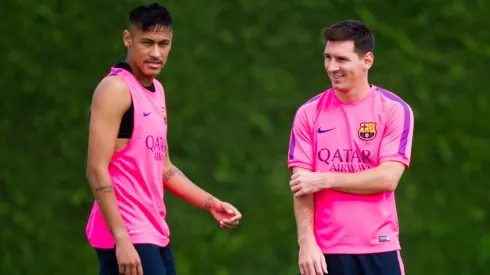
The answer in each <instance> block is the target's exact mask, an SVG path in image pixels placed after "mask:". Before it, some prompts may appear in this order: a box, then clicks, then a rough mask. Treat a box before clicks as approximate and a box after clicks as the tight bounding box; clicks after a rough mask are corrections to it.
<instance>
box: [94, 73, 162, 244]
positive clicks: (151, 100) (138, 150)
mask: <svg viewBox="0 0 490 275" xmlns="http://www.w3.org/2000/svg"><path fill="white" fill-rule="evenodd" d="M108 76H110V77H114V76H119V77H122V78H123V79H124V81H125V82H126V84H127V85H128V87H129V90H130V93H131V98H132V101H133V107H134V128H133V134H132V137H131V139H130V141H129V143H128V145H127V146H126V147H124V148H123V149H122V150H120V151H118V152H116V153H114V155H113V157H112V160H111V162H110V164H109V174H110V176H111V179H112V183H113V186H114V192H115V195H116V200H117V204H118V206H119V211H120V213H121V216H122V218H123V220H124V224H125V225H126V229H127V230H128V233H129V236H130V239H131V242H132V243H133V244H136V243H149V244H155V245H158V246H161V247H165V246H166V245H167V244H168V242H169V236H170V231H169V228H168V225H167V223H166V222H165V216H166V208H165V204H164V203H163V165H164V158H165V151H166V150H165V149H166V148H165V146H166V144H167V142H166V141H167V114H166V106H165V94H164V91H163V87H162V85H161V84H160V82H159V81H158V80H154V81H153V84H154V85H155V88H156V91H155V92H151V91H148V90H147V89H146V88H144V87H143V86H142V85H141V84H140V83H139V81H138V80H137V79H136V78H135V77H134V76H133V75H132V74H131V73H130V72H128V71H126V70H123V69H119V68H114V67H113V68H112V69H111V72H110V74H109V75H108ZM86 234H87V238H88V240H89V242H90V244H91V245H92V246H93V247H96V248H113V247H114V244H115V242H114V239H113V237H112V235H111V233H110V232H109V229H108V227H107V225H106V223H105V221H104V218H103V216H102V213H101V212H100V209H99V207H98V204H97V202H94V205H93V208H92V211H91V213H90V217H89V220H88V223H87V228H86Z"/></svg>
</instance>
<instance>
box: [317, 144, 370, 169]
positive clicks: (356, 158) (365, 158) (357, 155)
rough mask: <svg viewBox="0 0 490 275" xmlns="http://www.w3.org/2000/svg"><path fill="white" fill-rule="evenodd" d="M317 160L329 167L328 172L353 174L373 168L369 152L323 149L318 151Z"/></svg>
mask: <svg viewBox="0 0 490 275" xmlns="http://www.w3.org/2000/svg"><path fill="white" fill-rule="evenodd" d="M317 158H318V160H319V161H321V162H323V163H325V164H326V165H327V167H328V166H329V171H330V172H348V173H349V172H350V173H353V172H359V171H364V170H366V169H370V168H372V167H373V166H372V161H371V151H369V150H353V149H329V148H323V149H320V150H319V151H318V154H317Z"/></svg>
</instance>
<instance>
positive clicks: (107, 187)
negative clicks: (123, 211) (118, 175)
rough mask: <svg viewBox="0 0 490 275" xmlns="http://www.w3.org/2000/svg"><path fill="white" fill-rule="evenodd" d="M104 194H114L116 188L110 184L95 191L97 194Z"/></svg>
mask: <svg viewBox="0 0 490 275" xmlns="http://www.w3.org/2000/svg"><path fill="white" fill-rule="evenodd" d="M100 191H102V192H104V193H109V192H112V191H114V188H113V187H112V184H108V185H104V186H101V187H98V188H97V189H95V192H100Z"/></svg>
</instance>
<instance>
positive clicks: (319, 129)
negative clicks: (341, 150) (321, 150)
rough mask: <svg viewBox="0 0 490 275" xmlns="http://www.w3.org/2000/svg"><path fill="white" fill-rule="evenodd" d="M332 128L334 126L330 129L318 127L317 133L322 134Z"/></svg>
mask: <svg viewBox="0 0 490 275" xmlns="http://www.w3.org/2000/svg"><path fill="white" fill-rule="evenodd" d="M333 129H335V127H333V128H331V129H327V130H322V128H318V133H319V134H323V133H326V132H330V131H332V130H333Z"/></svg>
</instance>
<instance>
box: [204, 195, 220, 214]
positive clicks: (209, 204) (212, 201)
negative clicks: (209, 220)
mask: <svg viewBox="0 0 490 275" xmlns="http://www.w3.org/2000/svg"><path fill="white" fill-rule="evenodd" d="M220 202H221V201H220V200H218V199H217V198H215V197H213V196H209V197H208V198H207V199H206V201H205V203H204V209H205V210H206V211H211V210H212V209H213V208H215V207H216V206H218V205H219V204H220Z"/></svg>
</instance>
